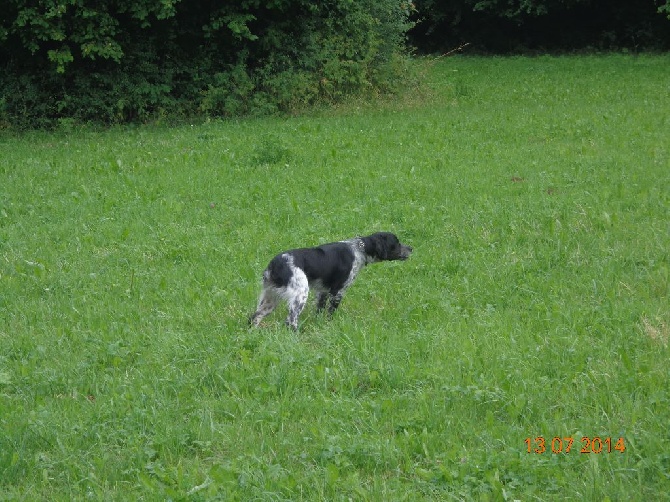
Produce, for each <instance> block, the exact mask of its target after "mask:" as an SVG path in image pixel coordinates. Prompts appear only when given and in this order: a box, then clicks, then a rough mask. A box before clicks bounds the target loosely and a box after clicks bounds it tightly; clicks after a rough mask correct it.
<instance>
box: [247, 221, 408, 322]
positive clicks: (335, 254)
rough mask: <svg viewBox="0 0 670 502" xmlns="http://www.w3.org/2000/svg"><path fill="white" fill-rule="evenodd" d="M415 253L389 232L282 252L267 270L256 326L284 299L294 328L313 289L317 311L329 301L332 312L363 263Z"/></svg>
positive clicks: (288, 320) (406, 256)
mask: <svg viewBox="0 0 670 502" xmlns="http://www.w3.org/2000/svg"><path fill="white" fill-rule="evenodd" d="M411 253H412V248H411V247H410V246H406V245H404V244H401V243H400V241H399V240H398V238H397V237H396V236H395V235H394V234H392V233H390V232H377V233H374V234H372V235H368V236H367V237H355V238H353V239H349V240H346V241H340V242H332V243H330V244H323V245H321V246H316V247H313V248H299V249H292V250H290V251H286V252H284V253H280V254H278V255H277V256H275V257H274V258H273V259H272V261H270V264H269V265H268V266H267V268H266V269H265V271H264V272H263V289H262V291H261V295H260V298H259V299H258V307H257V308H256V311H255V312H254V313H253V314H252V315H251V316H250V317H249V322H250V324H252V325H253V326H258V325H259V324H260V322H261V321H262V320H263V318H264V317H265V316H267V315H269V314H270V313H271V312H272V311H273V310H274V309H275V308H277V305H279V303H280V302H281V301H282V300H285V301H286V302H287V303H288V317H287V318H286V325H287V326H289V327H290V328H292V329H293V330H294V331H295V330H297V329H298V316H300V313H301V312H302V310H303V309H304V308H305V304H306V303H307V296H308V294H309V290H310V289H313V290H314V291H315V292H316V293H317V301H316V309H317V312H321V311H323V309H324V308H325V307H326V304H328V314H329V315H332V314H333V312H335V310H336V309H337V307H339V305H340V302H341V301H342V296H343V295H344V292H345V291H346V290H347V288H348V287H349V286H350V285H351V283H352V282H353V281H354V279H355V278H356V276H357V275H358V272H360V270H361V269H362V268H363V267H364V266H366V265H368V264H370V263H375V262H378V261H390V260H406V259H407V258H409V256H410V254H411Z"/></svg>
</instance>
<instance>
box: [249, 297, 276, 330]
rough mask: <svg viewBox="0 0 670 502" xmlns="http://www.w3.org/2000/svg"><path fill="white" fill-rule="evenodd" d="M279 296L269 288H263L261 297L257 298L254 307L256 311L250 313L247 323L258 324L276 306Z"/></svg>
mask: <svg viewBox="0 0 670 502" xmlns="http://www.w3.org/2000/svg"><path fill="white" fill-rule="evenodd" d="M280 299H281V298H280V297H279V296H278V295H277V293H275V292H274V291H272V290H270V289H263V292H262V293H261V297H260V298H259V299H258V307H256V312H254V313H253V314H251V316H250V317H249V324H253V325H254V326H258V325H259V324H260V323H261V321H262V320H263V318H264V317H266V316H267V315H269V314H271V313H272V311H273V310H274V309H276V308H277V305H278V304H279V300H280Z"/></svg>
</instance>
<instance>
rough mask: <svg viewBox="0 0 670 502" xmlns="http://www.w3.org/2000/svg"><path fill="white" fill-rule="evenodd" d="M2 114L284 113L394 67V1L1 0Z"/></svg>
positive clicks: (368, 82) (386, 79) (118, 118)
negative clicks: (93, 0) (85, 0)
mask: <svg viewBox="0 0 670 502" xmlns="http://www.w3.org/2000/svg"><path fill="white" fill-rule="evenodd" d="M0 9H1V10H2V12H3V15H2V18H1V19H0V67H2V68H3V69H4V70H5V71H4V72H3V73H2V75H0V93H1V94H0V107H2V108H0V120H1V119H2V118H3V117H4V119H5V121H10V122H14V123H16V122H19V121H20V122H25V123H27V124H29V125H41V123H42V122H44V123H49V122H52V121H54V120H58V119H59V118H74V119H77V120H96V121H99V120H102V121H105V122H123V121H128V120H137V119H140V120H141V119H147V118H150V117H154V116H156V115H157V114H169V115H174V114H175V113H181V114H193V113H201V114H202V113H205V114H211V115H223V116H226V115H235V114H242V113H254V112H271V111H276V110H289V109H291V108H294V107H299V106H302V105H305V104H310V103H312V102H314V101H316V100H318V99H327V100H337V99H341V98H342V97H343V96H345V95H347V94H348V93H352V92H362V91H367V90H373V89H374V90H380V89H382V90H383V89H384V88H386V87H388V86H389V85H391V84H392V82H393V81H394V80H395V79H394V78H390V77H392V75H394V74H396V73H398V72H400V71H402V64H400V61H401V60H402V56H403V51H404V40H405V34H406V32H407V30H408V28H409V27H410V22H409V21H408V18H409V14H410V10H409V9H410V7H409V4H405V5H403V4H401V3H400V2H398V1H397V0H381V1H375V0H356V1H354V0H326V1H325V2H311V1H307V0H241V1H240V0H237V1H234V0H225V1H218V2H216V1H212V0H193V1H188V2H187V1H181V0H140V1H130V0H100V1H98V2H84V0H0Z"/></svg>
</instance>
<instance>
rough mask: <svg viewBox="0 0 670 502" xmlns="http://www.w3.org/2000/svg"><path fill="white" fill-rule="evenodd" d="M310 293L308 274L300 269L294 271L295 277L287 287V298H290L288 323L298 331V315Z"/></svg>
mask: <svg viewBox="0 0 670 502" xmlns="http://www.w3.org/2000/svg"><path fill="white" fill-rule="evenodd" d="M308 295H309V283H308V281H307V276H306V275H305V273H304V272H303V271H302V270H300V269H295V270H294V271H293V277H291V280H290V281H289V284H288V286H287V287H286V299H287V300H288V317H287V318H286V325H287V326H289V327H290V328H291V329H293V330H294V331H296V330H297V329H298V317H299V316H300V313H301V312H302V310H303V309H304V308H305V305H306V304H307V296H308Z"/></svg>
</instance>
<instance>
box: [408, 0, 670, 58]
mask: <svg viewBox="0 0 670 502" xmlns="http://www.w3.org/2000/svg"><path fill="white" fill-rule="evenodd" d="M415 3H416V7H417V15H416V21H418V23H417V26H416V27H415V28H414V30H413V31H412V32H411V37H410V38H411V40H412V42H413V43H414V44H415V45H417V46H418V47H420V48H421V49H422V50H424V51H428V52H430V51H439V50H446V49H451V48H453V47H455V46H458V45H459V44H460V43H462V42H469V43H471V45H472V46H474V47H475V48H477V49H479V50H483V51H487V52H510V51H513V52H515V51H523V50H551V51H557V50H559V51H566V50H576V49H587V48H591V49H605V50H611V49H621V48H628V49H631V50H642V49H661V50H663V49H668V48H670V24H668V22H667V19H665V17H664V16H663V15H662V13H666V14H668V16H669V17H670V0H637V1H631V0H416V1H415Z"/></svg>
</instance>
